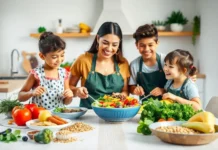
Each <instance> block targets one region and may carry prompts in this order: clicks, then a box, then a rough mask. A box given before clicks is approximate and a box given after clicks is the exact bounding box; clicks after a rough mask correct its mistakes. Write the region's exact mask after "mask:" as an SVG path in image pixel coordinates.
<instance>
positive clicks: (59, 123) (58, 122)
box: [47, 116, 65, 125]
mask: <svg viewBox="0 0 218 150" xmlns="http://www.w3.org/2000/svg"><path fill="white" fill-rule="evenodd" d="M47 120H48V121H51V122H52V123H55V124H57V125H62V124H65V123H64V122H62V121H60V120H58V119H55V118H54V117H52V116H51V117H48V119H47Z"/></svg>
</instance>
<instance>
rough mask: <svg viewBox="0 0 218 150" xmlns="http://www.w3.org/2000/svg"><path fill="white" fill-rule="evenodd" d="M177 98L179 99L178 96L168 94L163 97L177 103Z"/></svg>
mask: <svg viewBox="0 0 218 150" xmlns="http://www.w3.org/2000/svg"><path fill="white" fill-rule="evenodd" d="M176 97H177V96H176V95H174V94H172V93H169V92H168V93H165V94H164V95H163V97H162V99H171V100H174V101H176Z"/></svg>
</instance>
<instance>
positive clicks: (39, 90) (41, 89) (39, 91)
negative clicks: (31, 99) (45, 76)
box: [32, 86, 46, 96]
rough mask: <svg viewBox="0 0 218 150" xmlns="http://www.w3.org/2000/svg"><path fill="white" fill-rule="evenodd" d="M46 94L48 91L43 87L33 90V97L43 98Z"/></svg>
mask: <svg viewBox="0 0 218 150" xmlns="http://www.w3.org/2000/svg"><path fill="white" fill-rule="evenodd" d="M44 92H46V89H45V88H44V87H42V86H38V87H37V88H35V90H33V93H32V94H33V96H41V95H42V94H43V93H44Z"/></svg>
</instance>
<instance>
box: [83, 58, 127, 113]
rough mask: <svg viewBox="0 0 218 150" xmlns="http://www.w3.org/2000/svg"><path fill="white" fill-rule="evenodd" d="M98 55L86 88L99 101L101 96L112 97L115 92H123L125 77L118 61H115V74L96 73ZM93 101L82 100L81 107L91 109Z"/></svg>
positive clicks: (93, 60)
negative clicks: (121, 72)
mask: <svg viewBox="0 0 218 150" xmlns="http://www.w3.org/2000/svg"><path fill="white" fill-rule="evenodd" d="M96 60H97V54H94V56H93V59H92V67H91V71H90V72H89V75H88V78H87V80H86V82H85V87H86V88H87V90H88V92H89V94H90V95H91V96H92V97H93V98H95V99H98V98H99V97H100V96H104V95H105V94H107V95H111V94H112V93H113V92H119V93H120V92H121V91H122V88H123V86H124V80H123V77H122V76H121V74H120V69H119V67H118V64H117V61H116V60H115V59H114V64H115V71H116V72H115V73H113V74H110V75H107V76H105V75H102V74H101V73H98V72H96V71H95V67H96ZM92 103H93V100H92V99H91V98H90V97H88V98H87V99H81V101H80V106H81V107H86V108H89V109H91V108H92V107H91V104H92Z"/></svg>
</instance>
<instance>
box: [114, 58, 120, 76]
mask: <svg viewBox="0 0 218 150" xmlns="http://www.w3.org/2000/svg"><path fill="white" fill-rule="evenodd" d="M114 65H115V70H116V73H119V72H120V68H119V66H118V63H117V60H116V59H115V58H114Z"/></svg>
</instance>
